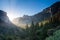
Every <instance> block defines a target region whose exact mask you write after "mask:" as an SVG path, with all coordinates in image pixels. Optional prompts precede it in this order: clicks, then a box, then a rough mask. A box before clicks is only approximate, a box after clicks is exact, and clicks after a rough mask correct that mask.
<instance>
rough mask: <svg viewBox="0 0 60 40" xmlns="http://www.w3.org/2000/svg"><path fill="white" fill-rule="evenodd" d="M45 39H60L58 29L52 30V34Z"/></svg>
mask: <svg viewBox="0 0 60 40" xmlns="http://www.w3.org/2000/svg"><path fill="white" fill-rule="evenodd" d="M46 40H60V30H57V31H56V32H54V34H53V36H50V37H48V38H46Z"/></svg>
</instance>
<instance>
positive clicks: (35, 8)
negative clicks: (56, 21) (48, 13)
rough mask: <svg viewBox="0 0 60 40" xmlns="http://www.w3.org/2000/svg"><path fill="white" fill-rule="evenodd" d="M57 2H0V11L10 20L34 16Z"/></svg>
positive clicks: (32, 0) (0, 0)
mask: <svg viewBox="0 0 60 40" xmlns="http://www.w3.org/2000/svg"><path fill="white" fill-rule="evenodd" d="M57 1H59V0H0V10H4V11H6V12H7V13H8V16H9V18H10V19H13V18H16V17H19V16H20V17H21V16H23V15H34V14H36V13H38V12H40V11H42V10H43V9H45V8H47V7H49V6H50V5H52V4H53V3H55V2H57Z"/></svg>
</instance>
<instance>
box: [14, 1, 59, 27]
mask: <svg viewBox="0 0 60 40" xmlns="http://www.w3.org/2000/svg"><path fill="white" fill-rule="evenodd" d="M58 11H60V1H58V2H56V3H54V4H53V5H51V6H50V7H48V8H45V9H43V11H42V12H39V13H37V14H35V15H33V16H28V15H24V16H23V17H19V18H15V19H14V20H13V22H14V23H15V24H16V25H19V26H20V24H30V23H31V22H32V21H34V23H36V22H41V21H44V20H47V19H49V18H51V15H52V16H54V15H55V14H56V13H57V12H58Z"/></svg>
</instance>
